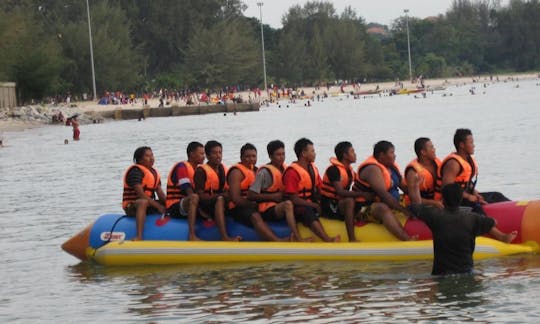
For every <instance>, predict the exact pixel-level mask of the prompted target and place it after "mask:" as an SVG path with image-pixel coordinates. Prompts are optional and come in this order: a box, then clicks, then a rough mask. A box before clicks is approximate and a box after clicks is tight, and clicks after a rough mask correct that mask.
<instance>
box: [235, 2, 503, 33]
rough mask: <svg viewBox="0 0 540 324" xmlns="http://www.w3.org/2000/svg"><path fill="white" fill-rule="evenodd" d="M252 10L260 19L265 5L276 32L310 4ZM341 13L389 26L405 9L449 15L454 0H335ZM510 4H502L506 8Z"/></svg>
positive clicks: (278, 4)
mask: <svg viewBox="0 0 540 324" xmlns="http://www.w3.org/2000/svg"><path fill="white" fill-rule="evenodd" d="M243 1H244V3H245V4H246V5H247V6H248V8H247V10H246V11H245V12H244V15H246V16H247V17H257V18H259V7H258V6H257V2H263V3H264V5H263V7H262V14H263V22H264V23H265V24H268V25H270V26H272V27H274V28H278V27H281V18H282V17H283V15H284V14H285V13H286V12H287V11H288V10H289V8H290V7H291V6H293V5H296V4H299V5H301V6H303V5H304V4H305V3H306V2H308V1H307V0H293V1H287V0H266V1H264V0H243ZM330 2H332V3H333V4H334V7H335V8H336V11H337V12H338V13H341V12H342V11H343V9H344V8H345V7H347V6H351V7H352V8H353V9H354V10H355V11H356V13H357V14H358V15H359V16H360V17H363V18H364V19H365V20H366V22H367V23H370V22H378V23H382V24H386V25H389V24H391V23H392V21H393V20H394V19H396V18H398V17H399V16H401V15H403V9H409V15H411V16H413V17H418V18H425V17H429V16H436V15H438V14H440V13H442V14H443V13H445V12H446V10H447V9H448V8H450V6H451V4H452V0H399V1H397V0H331V1H330ZM507 2H508V1H504V0H503V1H502V4H506V3H507Z"/></svg>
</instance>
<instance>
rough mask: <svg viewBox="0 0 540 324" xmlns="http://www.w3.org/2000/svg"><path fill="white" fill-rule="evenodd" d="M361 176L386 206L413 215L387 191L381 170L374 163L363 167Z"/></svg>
mask: <svg viewBox="0 0 540 324" xmlns="http://www.w3.org/2000/svg"><path fill="white" fill-rule="evenodd" d="M360 176H361V178H362V179H363V180H364V181H366V182H367V183H369V185H370V186H371V189H373V191H374V192H375V194H376V195H377V196H379V197H380V198H381V200H382V202H384V203H385V204H386V205H388V207H390V208H391V209H395V210H398V211H400V212H402V213H404V214H405V215H407V216H413V215H412V213H411V212H410V210H408V209H407V208H404V207H403V206H401V205H400V204H399V201H397V200H396V199H395V198H394V197H393V196H392V195H391V194H390V193H389V192H388V191H386V186H385V183H384V178H383V175H382V171H381V170H380V169H379V168H378V167H377V166H375V165H369V166H367V167H365V168H364V169H363V170H362V172H361V175H360Z"/></svg>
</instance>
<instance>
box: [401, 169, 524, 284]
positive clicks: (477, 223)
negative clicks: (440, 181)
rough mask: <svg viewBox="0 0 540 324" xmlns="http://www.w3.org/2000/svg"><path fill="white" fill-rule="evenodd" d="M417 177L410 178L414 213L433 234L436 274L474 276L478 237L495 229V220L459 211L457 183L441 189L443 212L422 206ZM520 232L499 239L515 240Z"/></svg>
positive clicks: (434, 270)
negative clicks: (474, 253)
mask: <svg viewBox="0 0 540 324" xmlns="http://www.w3.org/2000/svg"><path fill="white" fill-rule="evenodd" d="M418 183H419V180H418V177H415V178H411V182H410V183H409V186H410V187H409V195H410V198H411V202H412V206H411V208H412V210H413V211H414V213H415V214H416V216H417V217H418V218H420V219H421V220H423V221H424V222H425V223H426V224H427V226H428V227H429V228H430V229H431V232H432V233H433V252H434V256H435V258H434V259H433V270H432V272H431V273H432V274H433V275H448V274H459V273H471V272H472V270H473V258H472V255H473V252H474V248H475V239H476V236H479V235H482V234H485V233H488V232H490V231H491V230H492V229H493V228H495V220H494V219H493V218H490V217H486V216H484V215H481V214H478V213H474V212H467V211H463V210H460V208H459V206H460V205H461V200H462V199H463V189H462V188H461V187H460V185H459V184H457V183H452V184H448V185H445V186H444V187H443V188H442V199H443V203H444V209H440V208H435V207H433V206H429V205H421V204H420V203H421V201H422V198H421V197H420V189H419V184H418ZM516 235H517V232H515V231H514V232H512V233H510V234H502V233H501V235H500V236H496V238H497V239H498V240H500V241H504V242H507V241H512V240H513V238H515V237H516Z"/></svg>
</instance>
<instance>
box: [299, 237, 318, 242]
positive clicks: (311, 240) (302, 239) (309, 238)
mask: <svg viewBox="0 0 540 324" xmlns="http://www.w3.org/2000/svg"><path fill="white" fill-rule="evenodd" d="M300 241H302V242H315V238H314V237H313V236H310V237H306V238H300Z"/></svg>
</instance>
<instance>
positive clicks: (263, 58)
mask: <svg viewBox="0 0 540 324" xmlns="http://www.w3.org/2000/svg"><path fill="white" fill-rule="evenodd" d="M263 5H264V3H263V2H257V6H258V7H259V14H260V16H261V44H262V60H263V76H264V92H265V93H266V95H267V96H268V87H267V85H266V57H265V55H264V31H263V20H262V6H263Z"/></svg>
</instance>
